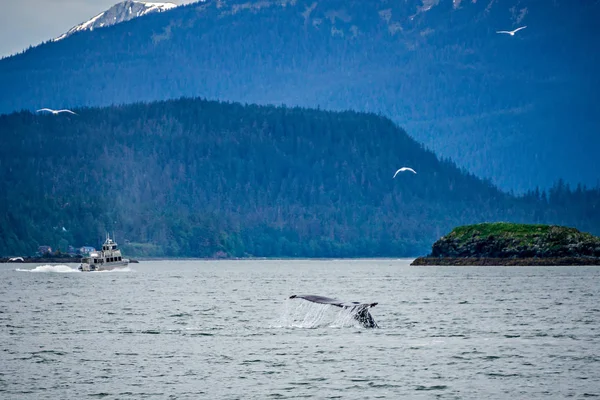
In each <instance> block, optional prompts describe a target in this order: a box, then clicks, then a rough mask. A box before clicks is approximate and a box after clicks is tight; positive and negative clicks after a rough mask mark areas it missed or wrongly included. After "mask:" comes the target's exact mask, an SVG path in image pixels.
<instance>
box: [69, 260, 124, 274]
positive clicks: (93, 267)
mask: <svg viewBox="0 0 600 400" xmlns="http://www.w3.org/2000/svg"><path fill="white" fill-rule="evenodd" d="M128 264H129V260H122V261H117V262H109V263H102V264H87V263H81V264H80V265H79V268H78V269H79V270H80V271H82V272H94V271H112V270H113V269H117V268H124V267H126V266H127V265H128Z"/></svg>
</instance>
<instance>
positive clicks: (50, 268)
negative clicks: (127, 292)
mask: <svg viewBox="0 0 600 400" xmlns="http://www.w3.org/2000/svg"><path fill="white" fill-rule="evenodd" d="M15 271H19V272H55V273H59V274H69V273H73V272H76V273H79V272H81V271H79V270H78V269H77V268H71V267H69V266H68V265H39V266H37V267H35V268H34V269H24V268H17V269H16V270H15ZM131 271H133V270H132V269H131V268H129V267H123V268H115V269H113V270H110V271H94V273H98V274H99V273H105V272H131Z"/></svg>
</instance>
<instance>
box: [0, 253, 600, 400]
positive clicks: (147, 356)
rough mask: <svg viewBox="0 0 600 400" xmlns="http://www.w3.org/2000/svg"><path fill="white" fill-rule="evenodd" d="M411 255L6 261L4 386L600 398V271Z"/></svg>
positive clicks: (82, 392)
mask: <svg viewBox="0 0 600 400" xmlns="http://www.w3.org/2000/svg"><path fill="white" fill-rule="evenodd" d="M409 262H410V260H353V261H348V260H341V261H322V260H316V261H302V260H297V261H287V260H286V261H272V260H271V261H216V262H211V261H152V262H142V263H140V264H132V266H131V268H128V269H125V270H124V271H112V272H101V273H80V272H77V271H76V270H74V269H73V268H74V267H75V266H74V265H69V266H38V265H29V264H0V352H1V356H0V360H1V361H0V398H6V399H22V398H27V399H82V398H88V397H91V398H94V397H99V398H100V397H102V398H108V399H113V398H157V399H168V398H172V399H199V398H211V399H212V398H214V399H266V398H300V397H303V398H319V399H326V398H332V399H333V398H343V399H368V398H401V397H404V398H411V399H420V398H423V399H428V398H442V399H452V398H457V399H483V398H497V399H508V398H515V399H517V398H518V399H537V398H552V399H557V398H566V397H574V398H584V397H593V396H600V284H599V277H600V268H598V267H495V268H494V267H410V266H409ZM291 294H318V295H324V296H330V297H336V298H339V299H342V300H348V301H365V302H379V305H377V306H376V307H375V308H374V309H373V310H372V314H373V317H374V318H375V320H376V321H377V323H378V324H379V325H380V327H381V328H380V329H364V328H362V327H360V326H356V325H355V324H354V323H353V320H352V319H351V318H347V315H345V314H343V313H340V311H339V309H334V308H335V307H328V306H322V305H317V304H312V303H307V302H305V301H304V300H299V299H293V300H288V299H287V298H288V297H289V296H290V295H291Z"/></svg>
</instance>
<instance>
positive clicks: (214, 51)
mask: <svg viewBox="0 0 600 400" xmlns="http://www.w3.org/2000/svg"><path fill="white" fill-rule="evenodd" d="M430 3H431V4H433V5H435V6H433V7H432V8H431V9H429V10H428V11H426V12H425V11H423V9H424V6H423V2H422V1H421V0H404V1H400V2H390V1H385V0H373V1H358V0H327V1H321V2H315V1H313V0H297V1H288V0H229V1H213V0H209V1H207V2H202V3H195V4H190V5H188V6H185V7H178V8H175V9H173V10H171V11H168V12H164V13H160V14H153V15H147V16H144V17H141V18H137V19H134V20H132V21H129V22H125V23H121V24H117V25H115V26H112V27H109V28H103V29H95V30H93V31H91V32H81V33H78V34H75V35H73V36H70V37H68V38H67V39H64V40H61V41H58V42H47V43H44V44H42V45H40V46H37V47H35V48H31V49H29V50H28V51H26V52H24V53H23V54H19V55H16V56H13V57H9V58H5V59H2V60H0V113H2V112H12V111H19V110H21V109H29V110H36V109H39V108H42V107H51V108H62V107H80V106H108V105H113V104H127V103H132V102H136V101H154V100H165V99H173V98H179V97H181V96H185V97H203V98H209V99H215V100H226V101H240V102H247V103H257V104H279V105H281V104H287V105H288V106H292V105H293V106H302V107H309V108H317V107H318V106H320V107H321V108H326V109H329V110H346V109H352V110H356V111H366V112H374V113H381V114H383V115H385V116H387V117H390V118H391V119H392V120H393V121H394V122H396V123H397V124H399V125H400V126H402V127H404V128H405V129H406V130H407V131H408V132H409V134H410V135H411V136H412V137H414V138H415V139H416V140H417V141H419V142H420V143H423V144H424V145H425V146H427V148H429V149H431V150H433V151H434V152H435V153H436V154H438V155H440V156H442V157H447V158H450V159H452V160H454V161H455V162H457V164H458V165H459V166H461V167H464V168H466V169H467V170H468V171H470V172H472V173H474V174H475V175H477V176H479V177H482V178H487V179H489V180H490V181H491V182H493V183H494V184H495V185H498V186H499V187H501V188H502V189H505V190H515V191H517V192H519V193H523V192H525V191H526V190H529V189H533V188H535V187H536V186H540V187H542V188H544V189H548V188H550V187H551V186H552V184H554V182H556V181H557V180H558V179H559V178H561V177H562V178H564V179H565V181H566V182H569V183H570V184H571V185H576V184H577V183H586V184H587V185H594V186H595V185H597V182H598V178H599V176H598V171H599V170H600V164H599V161H598V157H596V155H595V154H594V153H593V152H590V151H589V150H588V149H590V148H596V147H598V146H600V136H599V135H598V126H599V122H600V119H599V118H600V109H599V107H600V101H598V93H599V92H600V79H599V76H600V75H599V74H598V73H597V66H598V63H599V62H600V52H598V51H597V49H596V48H597V43H599V42H600V30H599V29H598V24H597V21H598V17H599V16H600V5H599V4H598V2H591V1H583V2H573V1H566V0H565V1H554V2H550V1H539V0H505V1H502V2H499V1H479V2H472V1H463V2H462V3H461V6H460V7H454V3H453V2H452V1H450V0H442V1H439V2H438V1H436V2H430ZM594 3H596V4H594ZM515 7H516V8H517V9H521V8H523V7H524V8H526V9H528V10H529V12H528V13H527V15H526V16H525V20H524V21H523V24H526V25H529V28H527V29H526V30H523V31H522V32H519V35H517V36H515V37H509V36H507V35H498V34H497V33H496V30H497V29H501V28H502V29H504V28H508V27H510V26H512V25H513V24H514V23H515V22H514V16H513V15H512V14H511V9H515ZM557 26H560V27H561V29H557V28H556V27H557ZM557 160H561V162H564V165H568V166H569V168H556V162H557Z"/></svg>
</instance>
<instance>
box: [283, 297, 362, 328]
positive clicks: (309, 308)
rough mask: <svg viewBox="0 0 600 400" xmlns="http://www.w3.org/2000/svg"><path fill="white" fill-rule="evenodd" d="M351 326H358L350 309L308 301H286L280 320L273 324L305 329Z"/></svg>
mask: <svg viewBox="0 0 600 400" xmlns="http://www.w3.org/2000/svg"><path fill="white" fill-rule="evenodd" d="M350 326H356V320H355V319H354V314H353V313H352V312H351V311H350V310H348V309H345V308H337V307H332V306H331V305H328V304H317V303H311V302H307V301H285V302H284V305H283V310H282V313H281V316H280V318H279V320H278V321H276V322H275V324H274V325H272V327H277V328H283V327H285V328H305V329H314V328H318V327H332V328H343V327H350Z"/></svg>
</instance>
